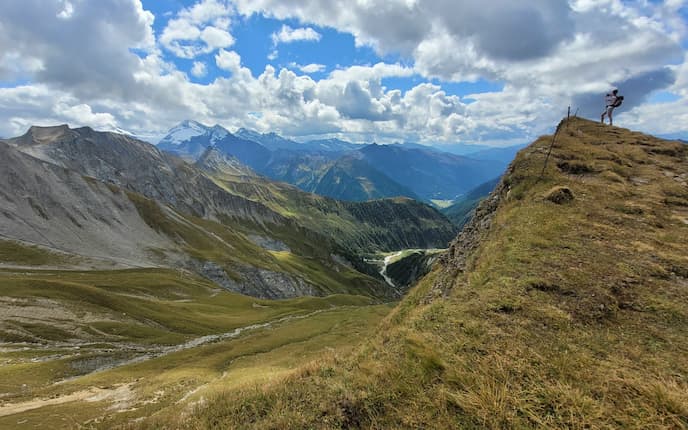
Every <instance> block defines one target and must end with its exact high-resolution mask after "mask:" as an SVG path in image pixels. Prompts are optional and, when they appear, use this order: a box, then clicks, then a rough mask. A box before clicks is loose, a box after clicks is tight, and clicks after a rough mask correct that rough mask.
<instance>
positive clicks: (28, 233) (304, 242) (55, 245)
mask: <svg viewBox="0 0 688 430" xmlns="http://www.w3.org/2000/svg"><path fill="white" fill-rule="evenodd" d="M178 132H179V133H178V134H177V135H180V133H181V135H183V136H188V135H190V134H191V133H190V132H189V133H186V134H184V133H183V132H182V130H181V129H179V130H178ZM221 134H222V133H221V132H220V131H219V129H217V128H215V129H212V130H209V131H208V136H209V137H210V138H211V139H212V137H213V136H220V135H221ZM198 138H199V135H194V136H193V137H191V140H194V139H198ZM233 139H237V142H238V143H237V142H235V141H234V140H233ZM196 142H198V140H196ZM168 143H169V144H173V143H172V142H171V140H170V141H168ZM233 143H237V145H233V146H232V149H233V150H234V152H235V153H237V154H239V155H241V156H242V157H244V158H245V159H246V157H248V155H246V153H243V152H241V151H240V150H238V149H237V147H238V145H241V144H246V145H259V144H257V143H255V142H252V141H244V140H241V139H239V138H236V137H234V136H233V135H225V136H223V137H218V139H217V142H216V145H215V146H212V147H210V148H204V149H203V152H202V153H201V155H200V156H199V157H198V159H197V161H196V162H195V163H194V164H190V163H188V162H186V161H184V160H183V159H181V158H179V157H176V156H174V155H171V154H169V153H165V152H162V151H160V150H159V149H158V148H156V147H155V146H153V145H151V144H148V143H146V142H143V141H140V140H137V139H134V138H132V137H129V136H125V135H121V134H116V133H108V132H98V131H95V130H93V129H91V128H88V127H83V128H76V129H71V128H69V127H68V126H66V125H62V126H55V127H31V128H30V129H29V130H28V131H27V132H26V134H24V135H22V136H19V137H16V138H12V139H6V140H4V141H0V154H1V158H0V160H1V161H0V190H1V191H0V196H2V198H3V200H4V202H5V203H4V204H3V206H2V210H1V212H0V238H2V240H3V242H2V244H7V243H8V242H7V241H8V240H11V241H14V243H19V244H24V245H26V246H38V247H40V248H41V249H44V250H45V251H46V252H51V253H57V254H60V255H67V256H70V259H69V260H70V261H72V262H73V263H70V264H73V265H75V266H76V267H93V268H112V267H119V268H122V267H175V268H184V269H185V270H188V271H191V272H194V273H197V274H199V275H201V276H203V277H206V278H208V279H210V280H211V281H214V282H216V283H217V284H218V285H221V286H223V287H225V288H227V289H229V290H232V291H236V292H240V293H242V294H248V295H254V296H257V297H265V298H284V297H296V296H302V295H325V294H332V293H335V292H347V293H357V294H365V295H369V296H374V297H391V296H394V295H395V294H398V292H397V291H393V290H390V289H389V288H388V286H386V285H385V284H384V283H383V282H382V280H381V278H380V277H379V276H378V275H377V269H376V268H374V267H372V266H370V265H368V264H367V263H365V261H364V257H366V256H367V255H369V254H373V253H375V252H378V251H391V250H395V249H401V248H405V247H422V248H425V247H437V246H439V247H443V246H445V245H446V243H447V242H448V241H449V240H450V239H451V237H452V236H453V235H454V234H455V232H456V229H455V227H454V226H452V225H451V224H450V222H449V221H448V220H447V219H446V218H444V217H443V216H442V215H441V214H440V213H439V212H437V211H436V210H435V209H433V208H431V207H429V206H426V205H424V204H421V203H419V202H417V201H414V200H411V199H407V198H397V199H388V200H378V201H373V202H362V203H355V202H341V201H337V200H333V199H329V198H325V197H320V196H317V195H314V194H309V193H305V192H303V191H300V190H299V189H297V188H295V187H292V186H290V185H287V184H284V183H277V182H273V181H271V180H269V179H267V178H264V177H261V176H257V175H255V173H254V172H253V171H252V170H251V169H250V168H248V167H246V166H245V165H244V163H242V162H239V160H238V158H239V157H232V156H230V155H227V153H226V152H225V151H223V150H222V148H224V146H223V145H232V144H233ZM182 144H183V143H182ZM192 147H194V146H191V145H187V146H185V148H192ZM251 154H252V156H255V153H251ZM13 246H16V245H13ZM305 268H309V269H305ZM351 279H357V281H356V282H350V280H351Z"/></svg>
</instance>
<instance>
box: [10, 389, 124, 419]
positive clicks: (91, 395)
mask: <svg viewBox="0 0 688 430" xmlns="http://www.w3.org/2000/svg"><path fill="white" fill-rule="evenodd" d="M133 399H134V392H133V391H132V389H131V384H120V385H118V386H116V387H113V388H109V389H106V388H97V387H93V388H89V389H88V390H82V391H77V392H75V393H71V394H67V395H64V396H59V397H53V398H49V399H33V400H29V401H27V402H21V403H9V404H5V405H1V406H0V417H5V416H8V415H13V414H18V413H21V412H26V411H30V410H33V409H38V408H42V407H45V406H54V405H61V404H63V403H68V402H77V401H86V402H102V401H111V402H113V406H112V408H113V409H125V408H127V407H129V405H130V404H131V402H132V401H133Z"/></svg>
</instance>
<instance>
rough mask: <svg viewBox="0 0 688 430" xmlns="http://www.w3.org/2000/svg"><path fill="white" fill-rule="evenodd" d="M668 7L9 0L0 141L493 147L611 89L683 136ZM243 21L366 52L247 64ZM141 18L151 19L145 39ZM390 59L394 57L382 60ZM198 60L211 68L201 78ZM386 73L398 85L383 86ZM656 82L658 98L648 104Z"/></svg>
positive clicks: (278, 36) (593, 1) (680, 62)
mask: <svg viewBox="0 0 688 430" xmlns="http://www.w3.org/2000/svg"><path fill="white" fill-rule="evenodd" d="M683 7H684V6H683V2H680V1H673V0H669V1H665V2H663V3H660V4H654V3H649V2H645V1H640V0H639V1H637V2H632V1H631V2H628V1H620V0H611V1H610V0H605V1H601V0H571V1H563V0H533V1H531V2H513V1H509V0H494V1H491V2H484V1H477V0H451V1H450V0H384V1H383V0H366V1H364V0H357V1H349V0H347V1H344V0H329V1H324V0H313V1H309V2H302V1H297V0H236V1H234V2H229V1H220V0H202V1H199V2H197V3H194V4H190V5H189V6H187V7H184V8H182V9H180V10H178V11H174V13H173V14H172V16H171V17H169V18H167V21H166V22H165V21H164V20H165V19H166V18H165V17H163V16H154V15H153V14H152V13H151V12H149V11H147V10H146V9H145V7H144V5H143V4H142V3H141V2H140V1H139V0H99V1H97V2H96V1H89V0H72V1H57V0H51V1H47V0H6V1H5V2H4V4H3V13H2V14H1V15H0V59H1V60H2V61H0V81H2V85H0V135H1V136H11V135H16V134H20V133H22V132H23V131H25V129H26V128H27V127H28V126H29V125H31V124H50V123H58V122H68V123H71V124H74V125H91V126H93V127H97V128H101V129H119V130H126V131H128V132H130V133H133V134H137V135H140V136H142V137H150V138H151V139H154V137H155V136H158V135H160V134H162V133H163V132H164V131H165V130H166V129H167V128H169V127H171V126H172V125H174V124H175V123H176V122H178V121H180V120H182V119H186V118H193V119H197V120H200V121H202V122H205V123H220V124H222V125H224V126H227V127H230V128H232V127H248V128H254V129H257V130H259V131H275V132H278V133H281V134H284V135H287V136H291V137H297V138H299V137H311V136H316V135H323V134H324V135H331V136H340V137H345V138H349V139H352V140H357V141H372V140H377V141H394V140H413V141H420V142H426V143H439V144H441V143H443V142H450V143H455V142H469V143H477V142H483V143H492V142H494V143H503V144H505V143H511V142H527V141H529V140H531V139H532V138H533V137H534V136H536V135H537V134H540V133H542V132H545V131H547V130H549V129H551V128H552V127H553V125H554V124H555V123H556V121H558V119H559V118H561V116H562V115H564V114H565V112H566V107H567V106H568V105H571V106H573V107H574V108H579V109H580V114H581V115H584V116H588V117H591V118H595V117H597V116H598V115H599V112H598V111H601V110H600V109H601V107H602V101H601V100H602V95H603V94H604V93H605V92H606V91H607V90H608V89H609V88H610V87H612V86H616V87H619V88H620V89H621V91H622V93H624V94H625V95H626V102H625V104H624V110H623V111H622V112H621V113H620V114H619V115H617V116H616V117H615V119H616V120H617V122H618V123H619V124H624V122H626V123H627V124H629V126H631V125H632V126H633V127H635V128H639V129H641V130H646V131H649V132H654V133H665V132H666V133H669V132H671V133H680V132H686V133H688V125H686V124H688V121H685V119H686V117H688V66H686V60H687V56H686V51H685V49H684V46H686V25H685V21H684V20H683V19H680V18H679V19H677V18H676V17H677V16H679V17H680V16H681V14H682V13H685V9H682V8H683ZM254 15H261V16H265V17H269V18H274V19H277V20H281V21H283V20H287V21H284V23H283V24H282V25H281V27H279V29H278V31H275V32H272V33H269V34H265V35H264V37H265V39H266V42H267V43H272V44H273V46H275V47H276V46H278V45H281V44H289V43H293V42H308V43H321V44H322V43H326V39H325V38H323V32H322V30H321V29H324V28H332V29H336V30H337V31H339V32H342V33H348V34H351V35H353V37H354V40H355V43H356V45H358V46H368V47H371V48H373V50H374V51H375V52H376V53H377V54H378V55H379V57H380V60H379V62H377V63H372V64H367V65H351V64H349V65H347V64H344V65H339V67H336V65H325V64H320V63H308V64H305V65H299V64H297V63H296V62H292V63H291V64H292V66H291V67H290V66H284V67H279V68H278V67H275V66H273V65H272V64H270V62H269V61H268V60H267V59H266V65H265V67H264V69H263V70H261V71H256V70H255V68H254V69H253V71H252V70H251V69H249V68H248V67H246V66H245V65H244V61H243V59H242V55H241V54H240V50H239V49H238V48H237V39H236V34H233V28H234V27H233V26H234V25H235V24H236V23H237V22H239V21H241V20H245V19H248V18H249V17H251V16H254ZM156 20H158V22H163V24H164V25H161V26H159V27H158V30H157V31H156V29H155V26H154V23H155V22H156ZM293 22H299V23H301V24H302V25H299V26H294V25H293ZM84 35H88V37H85V36H84ZM389 56H395V57H396V58H398V59H399V60H398V62H393V63H387V62H384V61H383V60H382V58H385V57H389ZM208 58H210V61H208V60H207V59H208ZM183 61H187V62H188V63H189V66H188V69H183V68H182V67H181V66H180V64H183V63H182V62H183ZM211 68H212V69H213V70H217V72H218V73H217V75H213V77H212V79H211V80H210V82H207V83H198V82H197V81H196V80H197V79H199V78H202V77H206V76H208V75H209V71H210V69H211ZM184 70H186V71H184ZM326 71H329V73H328V72H326ZM316 73H317V74H318V79H315V78H314V77H313V76H312V75H314V74H316ZM194 78H196V80H195V79H194ZM398 79H405V80H407V82H411V81H413V85H409V86H408V87H404V88H395V87H394V86H393V85H392V84H390V82H394V81H395V80H398ZM476 81H478V82H481V81H489V82H494V83H497V84H498V85H497V87H498V88H499V89H498V90H493V91H491V92H480V93H476V94H464V95H462V96H459V95H456V94H453V93H452V92H450V91H449V90H448V89H447V88H451V86H452V85H454V84H460V83H465V82H476ZM660 91H663V92H669V93H671V94H672V99H671V100H670V101H667V102H661V103H658V102H653V101H652V100H651V98H652V97H651V96H652V95H653V94H656V93H657V92H660ZM665 110H666V112H668V114H662V112H663V111H665ZM681 118H682V119H683V120H681ZM679 122H680V123H679Z"/></svg>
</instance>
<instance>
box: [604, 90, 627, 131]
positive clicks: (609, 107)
mask: <svg viewBox="0 0 688 430" xmlns="http://www.w3.org/2000/svg"><path fill="white" fill-rule="evenodd" d="M618 93H619V90H617V89H615V90H614V91H612V92H611V93H607V95H606V96H605V97H604V102H605V105H606V106H605V108H604V112H602V116H601V117H600V122H601V123H602V124H604V116H605V115H607V116H608V117H609V125H613V124H612V113H613V112H614V108H617V107H619V106H621V103H622V102H623V99H624V97H623V96H620V95H618Z"/></svg>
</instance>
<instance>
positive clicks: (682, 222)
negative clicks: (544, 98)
mask: <svg viewBox="0 0 688 430" xmlns="http://www.w3.org/2000/svg"><path fill="white" fill-rule="evenodd" d="M561 127H562V129H561V133H560V134H559V137H558V138H557V143H556V145H555V147H554V149H553V151H552V156H551V158H550V160H549V164H548V166H547V168H546V169H545V171H544V175H543V177H542V178H541V179H539V175H540V172H541V170H542V168H543V164H544V161H545V156H546V153H547V149H548V147H549V145H550V142H551V141H552V137H551V136H543V137H542V138H540V139H538V140H537V141H536V142H534V143H533V144H532V145H530V146H529V147H527V148H525V149H523V150H522V151H521V152H520V153H519V155H518V156H517V158H516V160H515V161H514V162H513V163H512V165H511V166H510V168H509V170H508V171H507V173H506V174H505V176H504V177H503V179H502V181H501V182H500V184H499V185H498V186H497V188H496V190H495V191H494V192H493V194H492V195H491V196H490V197H489V198H488V199H486V200H485V201H484V202H483V203H482V204H481V205H480V207H479V208H478V210H477V212H476V216H475V217H474V218H473V220H472V221H471V222H470V223H469V224H468V225H467V226H466V228H465V229H464V230H463V232H462V233H461V234H460V235H459V236H458V238H457V239H456V241H455V242H454V243H453V245H452V248H451V249H450V251H449V252H448V253H447V254H445V256H444V257H443V259H442V261H441V263H440V264H439V265H437V266H436V268H435V270H434V271H433V272H432V273H430V274H429V275H428V276H426V277H425V278H423V280H422V281H421V282H420V283H419V284H418V285H417V286H416V287H415V288H414V289H413V290H411V292H410V294H409V295H408V296H407V297H406V298H405V299H404V300H403V302H402V303H401V304H400V305H398V306H397V308H396V309H395V310H394V311H393V312H392V314H391V315H390V316H389V317H387V318H386V319H385V321H384V323H383V324H382V325H381V326H380V327H379V328H378V330H377V335H375V336H374V337H373V338H371V339H370V341H369V342H367V343H366V344H365V345H364V346H363V347H362V348H360V349H359V350H358V351H357V352H356V353H354V354H351V355H349V354H340V355H328V356H325V357H322V358H321V359H320V360H319V361H317V362H314V363H311V364H308V365H305V366H304V367H302V368H301V369H300V370H299V371H298V372H295V373H293V374H292V375H291V376H289V377H287V378H286V379H284V380H283V381H282V382H279V383H278V382H273V383H271V384H269V385H266V386H264V387H262V388H259V389H256V388H253V387H251V386H248V387H246V388H243V389H235V390H230V391H228V392H226V393H224V394H221V395H218V396H216V397H215V398H213V399H211V400H210V401H208V403H206V404H205V405H204V406H202V407H200V408H197V409H196V410H194V411H193V412H192V413H190V414H189V415H187V416H183V417H180V416H168V417H164V416H159V417H154V418H152V419H150V420H148V421H146V422H143V423H139V425H138V427H142V428H154V427H160V426H162V425H168V427H175V428H176V427H183V428H218V429H219V428H255V429H266V428H274V429H277V428H379V429H383V428H447V429H449V428H452V429H453V428H476V429H477V428H493V429H500V428H540V429H552V428H643V429H645V428H677V429H678V428H685V427H687V426H688V406H687V405H688V394H686V393H688V383H687V382H686V377H687V375H688V361H687V360H686V358H685V357H686V354H687V353H688V348H687V346H686V343H685V339H686V337H687V336H688V305H687V303H688V241H686V237H688V209H687V208H688V184H687V181H688V149H687V148H686V146H685V145H684V144H682V143H680V142H670V141H664V140H660V139H657V138H654V137H651V136H647V135H643V134H640V133H636V132H632V131H629V130H626V129H622V128H617V127H610V126H603V125H601V124H599V123H597V122H592V121H587V120H583V119H571V120H570V121H568V122H567V121H564V122H562V124H561Z"/></svg>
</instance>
